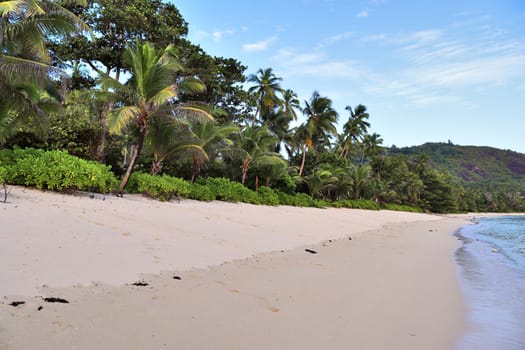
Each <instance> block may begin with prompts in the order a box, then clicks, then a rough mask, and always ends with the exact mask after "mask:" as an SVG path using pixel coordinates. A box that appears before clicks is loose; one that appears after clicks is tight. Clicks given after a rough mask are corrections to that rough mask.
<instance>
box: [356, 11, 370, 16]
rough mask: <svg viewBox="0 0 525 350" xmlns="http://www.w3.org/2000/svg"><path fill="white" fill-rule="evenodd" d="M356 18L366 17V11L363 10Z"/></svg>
mask: <svg viewBox="0 0 525 350" xmlns="http://www.w3.org/2000/svg"><path fill="white" fill-rule="evenodd" d="M356 16H357V17H368V11H367V10H363V11H361V12H359V13H358V14H357V15H356Z"/></svg>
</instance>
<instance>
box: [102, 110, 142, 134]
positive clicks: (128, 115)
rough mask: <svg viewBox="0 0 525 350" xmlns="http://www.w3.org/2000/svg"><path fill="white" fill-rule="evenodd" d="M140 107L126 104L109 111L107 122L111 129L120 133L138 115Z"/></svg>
mask: <svg viewBox="0 0 525 350" xmlns="http://www.w3.org/2000/svg"><path fill="white" fill-rule="evenodd" d="M139 114H140V108H138V107H137V106H125V107H120V108H117V109H114V110H113V111H111V113H109V115H108V118H107V123H108V127H109V131H111V132H113V133H116V134H119V133H121V132H122V130H123V129H124V128H125V127H126V126H127V125H128V124H129V123H130V122H131V121H132V120H134V119H135V118H136V117H137V116H138V115H139Z"/></svg>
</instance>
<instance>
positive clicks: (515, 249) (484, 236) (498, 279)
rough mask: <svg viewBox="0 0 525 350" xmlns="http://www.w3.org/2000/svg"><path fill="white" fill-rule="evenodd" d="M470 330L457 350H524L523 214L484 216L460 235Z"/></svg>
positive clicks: (459, 260)
mask: <svg viewBox="0 0 525 350" xmlns="http://www.w3.org/2000/svg"><path fill="white" fill-rule="evenodd" d="M457 236H458V237H459V239H461V240H462V241H463V246H462V247H461V248H460V249H458V251H457V252H456V256H455V257H456V261H457V263H458V265H459V267H460V268H459V276H460V280H461V285H462V288H463V290H464V292H465V297H466V303H467V306H468V319H469V323H470V326H469V329H468V331H467V333H466V334H465V336H464V337H462V338H461V340H460V341H459V343H458V346H457V349H458V350H474V349H480V350H482V349H497V350H524V349H525V216H507V217H497V218H481V219H477V220H475V224H474V225H469V226H465V227H463V228H462V229H461V230H460V231H459V232H458V234H457Z"/></svg>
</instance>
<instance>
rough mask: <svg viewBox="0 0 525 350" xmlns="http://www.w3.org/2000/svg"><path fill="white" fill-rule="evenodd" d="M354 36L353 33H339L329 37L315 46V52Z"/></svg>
mask: <svg viewBox="0 0 525 350" xmlns="http://www.w3.org/2000/svg"><path fill="white" fill-rule="evenodd" d="M354 35H355V33H354V32H343V33H339V34H336V35H333V36H331V37H329V38H326V39H324V40H323V41H322V42H320V43H319V44H317V46H316V49H317V50H319V49H322V48H324V47H326V46H329V45H332V44H334V43H336V42H338V41H341V40H345V39H348V38H351V37H352V36H354Z"/></svg>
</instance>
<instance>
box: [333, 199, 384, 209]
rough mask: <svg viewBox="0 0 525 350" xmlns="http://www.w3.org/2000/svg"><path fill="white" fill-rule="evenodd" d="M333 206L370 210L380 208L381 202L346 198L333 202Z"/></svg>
mask: <svg viewBox="0 0 525 350" xmlns="http://www.w3.org/2000/svg"><path fill="white" fill-rule="evenodd" d="M331 206H332V207H335V208H350V209H368V210H379V209H381V208H380V207H379V204H377V203H376V202H374V201H371V200H365V199H358V200H351V199H344V200H339V201H335V202H332V203H331Z"/></svg>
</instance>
